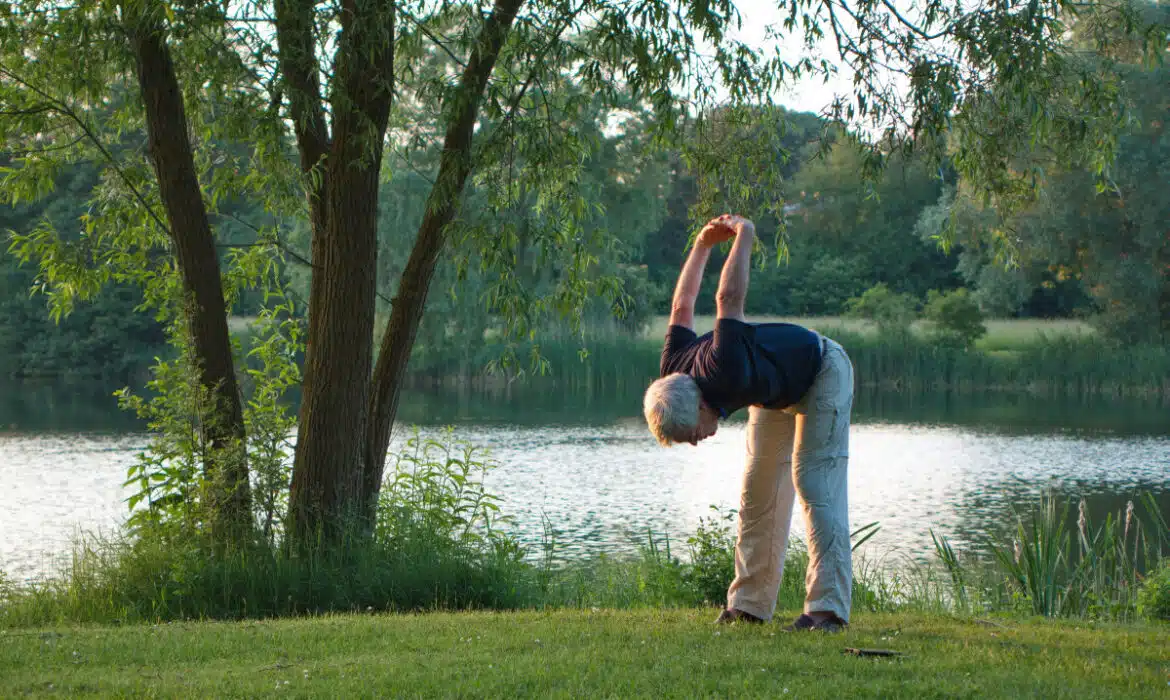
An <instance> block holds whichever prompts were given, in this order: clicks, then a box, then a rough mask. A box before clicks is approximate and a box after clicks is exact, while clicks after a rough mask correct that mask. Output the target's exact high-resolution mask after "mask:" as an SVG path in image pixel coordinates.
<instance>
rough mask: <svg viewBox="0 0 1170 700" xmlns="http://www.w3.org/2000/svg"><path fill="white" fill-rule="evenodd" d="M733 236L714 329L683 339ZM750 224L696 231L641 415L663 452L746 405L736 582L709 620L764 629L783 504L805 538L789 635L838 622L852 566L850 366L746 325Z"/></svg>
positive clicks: (803, 331)
mask: <svg viewBox="0 0 1170 700" xmlns="http://www.w3.org/2000/svg"><path fill="white" fill-rule="evenodd" d="M731 239H734V243H733V244H732V247H731V254H730V255H729V256H728V258H727V262H726V263H725V264H724V266H723V272H722V275H721V276H720V279H719V290H718V292H717V293H716V296H715V299H716V304H717V309H718V316H717V320H716V322H715V330H714V331H713V332H711V333H707V334H706V335H703V336H702V337H699V336H697V335H696V334H695V331H694V311H695V298H696V297H697V296H698V294H699V285H700V282H701V280H702V277H703V268H705V267H706V265H707V259H708V257H710V253H711V248H712V247H713V246H715V245H717V244H719V243H721V242H724V241H727V240H731ZM754 239H755V226H754V225H753V224H752V222H751V221H749V220H747V219H745V218H743V217H740V216H732V215H729V214H725V215H723V216H720V217H718V218H716V219H712V220H711V221H710V222H709V223H708V224H707V225H706V226H704V227H703V230H702V231H701V232H700V233H699V236H698V239H697V240H696V242H695V246H694V248H693V249H692V250H691V253H690V255H689V256H688V258H687V261H686V263H685V264H684V265H683V269H682V273H681V274H680V275H679V278H678V285H677V286H676V287H675V291H674V302H673V304H672V306H671V312H670V328H669V330H668V331H667V334H666V345H665V346H664V347H663V349H662V364H661V368H660V369H661V375H662V376H661V378H660V379H657V380H656V381H655V382H654V383H653V384H651V385H650V387H649V388H648V389H647V390H646V396H645V398H644V400H643V411H644V412H645V415H646V422H647V423H648V424H649V427H650V431H651V432H652V433H654V436H655V437H656V438H658V441H659V442H661V443H662V444H664V445H669V444H671V443H676V442H687V443H690V444H692V445H694V444H697V443H698V442H699V441H700V440H703V439H704V438H708V437H710V436H712V435H714V434H715V430H716V428H717V427H718V421H719V419H721V418H727V417H728V416H729V415H731V414H732V413H734V412H735V411H737V410H739V409H741V408H743V407H744V406H747V407H748V425H747V467H746V469H745V471H744V475H743V488H742V492H741V496H740V508H739V522H738V532H737V538H736V543H735V580H734V581H732V583H731V587H730V588H728V590H727V607H726V609H725V610H724V611H723V613H722V614H720V616H719V619H718V620H717V622H721V623H722V622H734V621H737V620H742V621H746V622H763V621H765V620H770V619H771V618H772V615H773V614H774V613H775V611H776V596H777V593H778V592H779V589H780V580H781V576H782V574H783V571H784V557H785V554H786V552H787V550H788V529H789V525H790V524H791V521H792V504H793V500H794V496H795V494H800V500H801V503H802V504H803V505H804V518H805V525H806V529H807V531H808V540H809V541H808V550H809V565H808V575H807V577H806V579H805V589H806V596H805V603H804V614H802V615H801V616H800V617H798V618H797V619H796V621H795V622H793V623H792V625H790V627H789V628H790V629H794V630H807V629H818V630H824V631H836V630H839V629H841V628H842V627H843V626H845V625H846V624H848V622H849V608H850V604H851V597H852V596H851V594H852V582H853V568H852V566H853V565H852V558H851V552H850V543H849V513H848V498H847V491H848V489H847V481H846V473H847V471H848V463H849V417H850V412H851V411H852V408H853V365H852V364H851V363H850V362H849V357H848V356H847V355H846V354H845V350H844V349H843V348H842V347H841V346H840V345H838V344H837V343H836V342H834V341H832V340H830V339H828V338H825V337H823V336H821V335H819V334H818V333H816V332H814V331H811V330H809V329H807V328H802V327H801V326H797V325H793V324H788V323H758V324H755V323H747V322H746V321H745V320H744V300H745V299H746V297H747V289H748V271H749V268H750V264H751V251H752V243H753V240H754Z"/></svg>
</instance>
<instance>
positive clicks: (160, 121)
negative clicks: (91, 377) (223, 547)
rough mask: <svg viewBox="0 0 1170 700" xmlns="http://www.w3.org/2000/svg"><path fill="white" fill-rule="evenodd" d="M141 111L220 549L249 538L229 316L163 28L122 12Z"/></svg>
mask: <svg viewBox="0 0 1170 700" xmlns="http://www.w3.org/2000/svg"><path fill="white" fill-rule="evenodd" d="M123 9H124V11H125V12H126V16H127V19H128V24H129V30H130V38H131V43H132V45H133V50H134V55H135V58H136V62H137V72H138V84H139V88H140V89H141V91H142V99H143V103H144V105H145V110H146V135H147V141H148V143H149V149H150V157H151V161H152V164H153V166H154V171H155V174H156V176H157V177H158V187H159V195H160V197H161V199H162V203H163V208H164V209H165V212H166V218H167V223H168V226H169V227H170V237H171V241H172V242H173V244H174V247H175V256H176V258H177V259H178V265H179V272H180V274H181V276H182V280H183V292H184V294H185V296H186V300H185V302H186V307H185V308H186V314H187V323H188V327H189V329H190V333H191V340H192V342H193V344H194V351H195V358H196V361H197V363H198V371H199V380H200V383H201V384H202V386H203V388H204V389H205V390H206V391H207V392H208V394H209V395H210V396H211V397H212V400H213V402H214V405H213V406H211V407H210V410H209V411H205V412H204V414H203V415H202V416H201V417H200V418H201V420H202V421H203V425H202V429H203V431H204V437H205V438H206V440H207V442H208V443H209V444H210V445H211V447H212V454H211V456H210V457H209V458H208V460H207V461H206V462H205V464H204V469H205V475H206V477H207V479H208V481H209V483H210V485H211V493H210V499H211V503H210V506H211V521H212V522H211V525H212V532H213V535H214V536H215V537H216V539H217V541H219V542H221V543H225V544H227V543H231V542H235V541H240V539H241V538H245V537H247V536H248V533H249V532H250V531H251V523H252V513H251V490H250V488H249V483H248V465H247V460H246V453H245V450H244V416H243V408H242V405H241V402H240V394H239V388H238V386H237V384H236V375H235V370H234V366H233V361H232V348H231V340H230V336H229V334H228V325H227V309H226V304H225V301H224V295H223V283H222V281H221V279H220V270H219V258H218V257H217V255H216V250H215V239H214V237H213V236H212V232H211V225H210V223H209V222H208V218H207V210H206V208H205V206H204V202H203V193H202V190H201V188H200V186H199V179H198V176H197V175H196V170H195V159H194V155H193V153H192V150H191V141H190V137H189V135H188V126H187V115H186V112H185V109H184V106H183V96H182V93H181V92H180V91H179V83H178V79H177V78H176V76H175V66H174V62H173V61H172V59H171V54H170V50H169V48H168V47H167V44H166V40H165V36H164V32H163V28H162V25H161V23H160V22H158V21H157V19H154V18H153V17H150V16H149V15H148V14H147V13H149V11H150V9H149V8H147V9H146V11H145V12H143V11H140V10H132V9H129V7H128V6H127V7H124V8H123Z"/></svg>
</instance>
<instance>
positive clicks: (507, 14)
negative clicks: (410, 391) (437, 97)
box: [361, 0, 524, 523]
mask: <svg viewBox="0 0 1170 700" xmlns="http://www.w3.org/2000/svg"><path fill="white" fill-rule="evenodd" d="M523 3H524V0H496V4H495V7H494V8H493V10H492V14H491V16H489V17H488V18H487V20H486V22H485V23H484V26H483V29H482V30H481V32H480V35H479V37H478V39H477V41H476V43H475V46H474V48H473V49H472V52H471V57H470V59H469V60H468V61H467V66H466V68H465V69H464V70H463V74H462V76H461V77H460V80H459V87H458V88H457V90H456V92H455V98H454V102H453V104H452V105H451V106H450V107H449V108H448V112H447V119H448V123H447V133H446V136H445V138H444V142H443V154H442V157H441V159H440V161H439V174H438V177H437V178H436V179H435V184H434V186H433V187H432V188H431V192H430V195H429V196H428V197H427V207H426V213H425V214H424V215H423V220H422V223H421V224H420V226H419V231H418V237H417V239H416V240H415V244H414V248H413V249H412V250H411V252H410V258H409V259H408V260H407V263H406V268H405V269H404V270H403V272H402V277H401V278H400V280H399V283H398V292H397V294H396V295H395V297H394V300H393V301H394V305H393V309H392V310H391V313H390V321H389V324H388V325H387V327H386V331H385V333H384V334H383V335H382V344H381V350H380V352H379V355H378V364H377V367H376V368H375V369H374V377H373V390H372V392H371V396H370V405H369V435H368V437H367V443H366V455H365V460H364V462H365V470H364V473H363V474H362V481H361V488H362V508H363V510H362V515H363V517H364V519H365V520H366V522H367V523H372V522H373V518H374V516H375V508H376V506H377V500H378V492H379V490H380V489H381V486H382V477H383V471H384V469H385V465H386V452H387V450H388V449H389V446H390V434H391V429H392V427H393V425H394V417H395V414H396V413H397V411H398V396H399V393H400V391H401V386H402V377H403V375H404V373H405V371H406V363H407V360H409V358H410V351H411V348H412V347H413V346H414V339H415V336H416V334H417V333H418V326H419V322H420V321H421V320H422V315H423V309H424V306H425V304H426V300H427V292H428V291H429V289H430V284H431V279H432V277H433V276H434V272H435V264H436V262H437V260H438V256H439V252H440V251H441V250H442V248H443V243H444V237H445V229H446V227H447V224H449V223H450V222H451V220H452V218H454V216H455V212H456V210H457V208H458V205H459V199H460V196H461V195H462V193H463V188H464V185H465V184H466V182H467V176H468V174H469V173H470V172H471V146H472V138H473V135H474V127H475V121H476V117H477V115H478V114H479V105H480V101H481V100H482V98H483V93H484V89H485V88H486V86H487V81H488V78H489V77H490V76H491V73H492V69H493V68H494V67H495V63H496V59H497V58H499V55H500V49H501V48H502V47H503V45H504V41H505V40H506V39H507V37H508V33H509V31H511V28H512V23H513V21H514V20H515V19H516V14H517V13H518V12H519V11H520V7H521V6H522V5H523Z"/></svg>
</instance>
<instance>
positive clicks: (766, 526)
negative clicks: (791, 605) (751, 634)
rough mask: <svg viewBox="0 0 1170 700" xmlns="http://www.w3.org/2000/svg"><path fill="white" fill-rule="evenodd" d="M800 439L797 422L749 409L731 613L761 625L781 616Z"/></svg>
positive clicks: (783, 415) (779, 413) (772, 412)
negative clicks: (795, 440) (794, 462)
mask: <svg viewBox="0 0 1170 700" xmlns="http://www.w3.org/2000/svg"><path fill="white" fill-rule="evenodd" d="M795 434H796V417H795V416H793V415H791V414H789V413H785V412H783V411H775V410H769V409H765V408H759V407H756V406H752V407H751V408H750V409H749V413H748V425H747V466H746V468H745V470H744V474H743V489H742V492H741V495H740V504H739V531H738V536H737V538H736V543H735V580H734V581H732V582H731V587H730V588H728V589H727V607H728V608H733V609H735V610H742V611H743V612H746V613H748V614H750V615H754V616H755V617H758V618H760V619H762V620H770V619H771V618H772V614H773V613H774V612H775V611H776V594H777V593H778V592H779V590H780V579H781V576H782V575H783V573H784V557H785V555H786V554H787V551H788V529H789V527H790V526H791V524H792V502H793V496H794V492H793V486H792V448H793V438H794V436H795Z"/></svg>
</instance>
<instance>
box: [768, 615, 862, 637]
mask: <svg viewBox="0 0 1170 700" xmlns="http://www.w3.org/2000/svg"><path fill="white" fill-rule="evenodd" d="M847 626H848V624H847V623H846V622H845V621H844V620H842V619H841V618H839V617H837V616H836V615H834V616H832V617H830V618H828V619H827V620H821V621H820V622H817V621H816V620H814V619H813V618H812V617H810V616H809V615H805V614H803V613H802V614H801V615H800V617H798V618H796V619H795V620H793V621H792V624H791V625H788V626H787V627H785V628H784V631H785V632H812V631H816V632H829V633H833V632H840V631H841V630H843V629H845V628H846V627H847Z"/></svg>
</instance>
